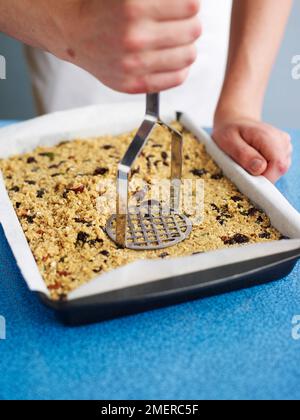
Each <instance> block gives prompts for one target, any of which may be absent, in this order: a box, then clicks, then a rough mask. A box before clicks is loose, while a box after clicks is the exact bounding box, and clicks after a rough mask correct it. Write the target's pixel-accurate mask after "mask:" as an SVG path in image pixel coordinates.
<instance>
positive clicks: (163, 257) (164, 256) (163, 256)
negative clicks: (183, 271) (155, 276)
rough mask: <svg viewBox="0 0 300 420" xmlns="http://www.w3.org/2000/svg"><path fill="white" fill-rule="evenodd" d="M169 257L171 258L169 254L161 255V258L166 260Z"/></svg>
mask: <svg viewBox="0 0 300 420" xmlns="http://www.w3.org/2000/svg"><path fill="white" fill-rule="evenodd" d="M169 256H170V254H168V253H167V252H163V253H162V254H160V255H159V258H162V259H165V258H167V257H169Z"/></svg>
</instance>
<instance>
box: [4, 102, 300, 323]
mask: <svg viewBox="0 0 300 420" xmlns="http://www.w3.org/2000/svg"><path fill="white" fill-rule="evenodd" d="M115 115H116V116H117V118H118V120H119V121H120V120H121V122H119V125H120V126H119V128H118V127H117V126H116V124H115V123H114V121H115ZM120 115H124V119H123V120H122V118H121V119H120ZM172 116H173V119H174V113H172V112H171V111H166V112H165V115H164V118H165V119H166V120H171V119H172ZM177 117H178V119H180V120H181V122H182V124H183V125H184V126H185V127H186V128H187V129H189V130H191V131H192V132H194V133H195V134H196V135H197V137H198V138H199V140H200V141H202V142H204V143H205V144H206V147H207V150H208V152H209V153H210V154H211V155H212V157H213V158H214V159H215V161H216V162H217V163H218V165H219V166H220V167H221V169H222V170H223V171H224V173H225V175H226V176H227V177H229V178H230V179H232V181H233V182H234V183H235V184H236V185H237V187H238V188H239V189H240V191H241V192H243V193H244V194H246V195H247V196H248V197H249V198H250V199H251V200H252V201H253V202H254V203H255V204H256V205H258V206H259V207H261V208H262V209H263V210H264V211H265V212H266V213H267V214H268V215H269V216H270V218H271V221H272V223H273V225H274V226H275V227H276V228H277V229H278V230H280V231H281V232H282V233H283V234H284V235H286V236H288V237H290V238H291V240H284V241H277V242H272V243H267V244H258V245H248V246H243V247H240V248H232V249H226V250H222V251H214V252H210V253H207V254H201V255H199V256H197V255H195V256H191V257H184V258H178V259H172V260H163V261H162V260H159V261H158V260H154V261H153V260H152V261H150V260H149V261H140V262H137V263H133V264H130V265H128V266H126V267H124V268H121V269H118V270H115V272H111V273H108V274H107V275H104V276H101V277H99V278H97V279H95V280H92V281H91V282H90V283H88V284H87V285H84V286H82V287H81V288H79V289H77V290H76V291H74V292H72V293H71V294H70V296H69V298H68V300H67V301H59V302H56V301H53V300H51V299H50V298H49V294H48V291H47V289H46V286H45V284H44V282H43V280H42V278H41V275H40V273H39V271H38V268H37V265H36V263H35V261H34V258H33V255H32V253H31V250H30V248H29V245H28V244H27V241H26V238H25V235H24V233H23V231H22V228H21V226H20V224H19V222H18V219H17V216H16V214H15V212H14V210H13V207H12V204H11V203H10V200H9V198H8V195H7V193H6V190H5V187H4V183H3V179H2V177H1V176H0V199H1V202H0V221H1V223H2V224H3V228H4V231H5V234H6V237H7V239H8V242H9V244H10V246H11V248H12V251H13V253H14V255H15V257H16V260H17V263H18V265H19V267H20V269H21V272H22V274H23V276H24V279H25V281H26V282H27V285H28V287H29V288H30V290H32V292H34V293H36V294H37V295H38V296H39V298H40V300H41V301H42V302H43V303H44V304H45V305H46V306H47V307H50V308H51V309H53V310H54V311H55V312H56V313H57V315H58V317H59V318H60V319H61V320H62V321H63V322H64V323H65V324H67V325H82V324H88V323H92V322H99V321H103V320H107V319H112V318H115V317H119V316H124V315H130V314H135V313H138V312H142V311H147V310H151V309H155V308H160V307H164V306H167V305H173V304H178V303H182V302H186V301H188V300H192V299H199V298H204V297H208V296H212V295H216V294H220V293H226V292H231V291H234V290H239V289H243V288H247V287H252V286H257V285H261V284H264V283H267V282H271V281H275V280H279V279H281V278H283V277H285V276H287V275H288V274H289V273H290V272H291V271H292V270H293V268H294V266H295V264H296V263H297V261H298V260H299V259H300V215H299V213H298V212H297V211H296V210H295V209H293V208H292V207H291V205H290V204H289V203H288V202H287V201H286V200H285V199H284V197H283V196H282V195H281V194H280V193H279V191H278V190H277V189H276V188H275V187H274V186H273V185H272V184H270V183H269V182H268V181H267V180H265V179H264V178H262V177H260V178H254V177H251V176H250V175H249V174H247V173H246V172H245V171H244V170H243V169H242V168H240V167H239V166H238V165H236V164H235V163H234V162H233V161H232V160H231V159H230V158H228V157H227V156H226V155H224V154H223V152H222V151H221V150H220V149H218V147H217V146H216V145H215V144H214V143H213V142H212V140H211V138H210V137H209V135H208V134H207V133H206V132H204V131H203V130H201V128H199V127H198V126H197V124H196V123H194V122H193V121H191V120H189V119H188V118H187V117H186V116H185V115H182V114H179V113H178V114H177ZM99 118H100V122H99ZM141 118H142V115H141V114H140V111H139V110H138V108H137V107H136V106H133V105H129V104H128V105H122V106H114V107H103V106H102V107H101V106H98V107H90V108H86V109H82V110H73V111H67V112H62V113H58V114H54V115H49V116H46V117H42V118H38V119H35V120H32V121H30V122H27V123H24V124H19V125H16V126H13V127H8V128H5V129H2V130H0V158H2V157H7V156H10V155H12V154H15V153H22V152H26V151H29V150H32V149H33V148H34V147H36V146H37V145H52V144H55V143H57V142H59V141H61V140H62V139H72V138H75V137H87V136H93V135H97V134H99V135H102V134H104V133H105V134H120V133H122V132H125V131H128V130H131V129H133V128H135V127H136V126H138V124H139V121H140V120H141ZM5 139H6V142H7V143H8V140H11V141H10V143H9V144H6V145H5V144H4V140H5ZM1 141H2V143H1ZM0 175H1V174H0ZM25 262H26V263H25ZM141 273H145V274H141ZM149 273H150V274H149Z"/></svg>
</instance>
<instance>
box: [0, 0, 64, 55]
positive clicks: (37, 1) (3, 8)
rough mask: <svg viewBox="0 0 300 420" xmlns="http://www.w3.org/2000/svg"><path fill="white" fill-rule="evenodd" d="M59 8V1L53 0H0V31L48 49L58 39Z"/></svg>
mask: <svg viewBox="0 0 300 420" xmlns="http://www.w3.org/2000/svg"><path fill="white" fill-rule="evenodd" d="M61 3H64V2H61ZM59 8H60V6H59V2H57V1H53V0H0V31H1V32H3V33H6V34H7V35H9V36H11V37H13V38H16V39H18V40H19V41H22V42H24V43H25V44H28V45H31V46H34V47H38V48H42V49H44V50H48V49H49V46H51V45H52V44H53V43H57V39H59V35H60V33H59V27H58V26H57V22H56V17H57V16H58V15H59V13H58V9H59ZM54 35H55V36H54Z"/></svg>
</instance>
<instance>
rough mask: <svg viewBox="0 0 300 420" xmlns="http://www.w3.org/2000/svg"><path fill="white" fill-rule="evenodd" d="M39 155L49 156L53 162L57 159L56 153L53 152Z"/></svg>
mask: <svg viewBox="0 0 300 420" xmlns="http://www.w3.org/2000/svg"><path fill="white" fill-rule="evenodd" d="M39 156H42V157H47V158H49V159H50V160H51V162H52V161H53V160H54V159H55V154H54V153H53V152H44V153H39Z"/></svg>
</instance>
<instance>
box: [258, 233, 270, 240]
mask: <svg viewBox="0 0 300 420" xmlns="http://www.w3.org/2000/svg"><path fill="white" fill-rule="evenodd" d="M259 238H260V239H270V238H271V233H270V232H263V233H260V234H259Z"/></svg>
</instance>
